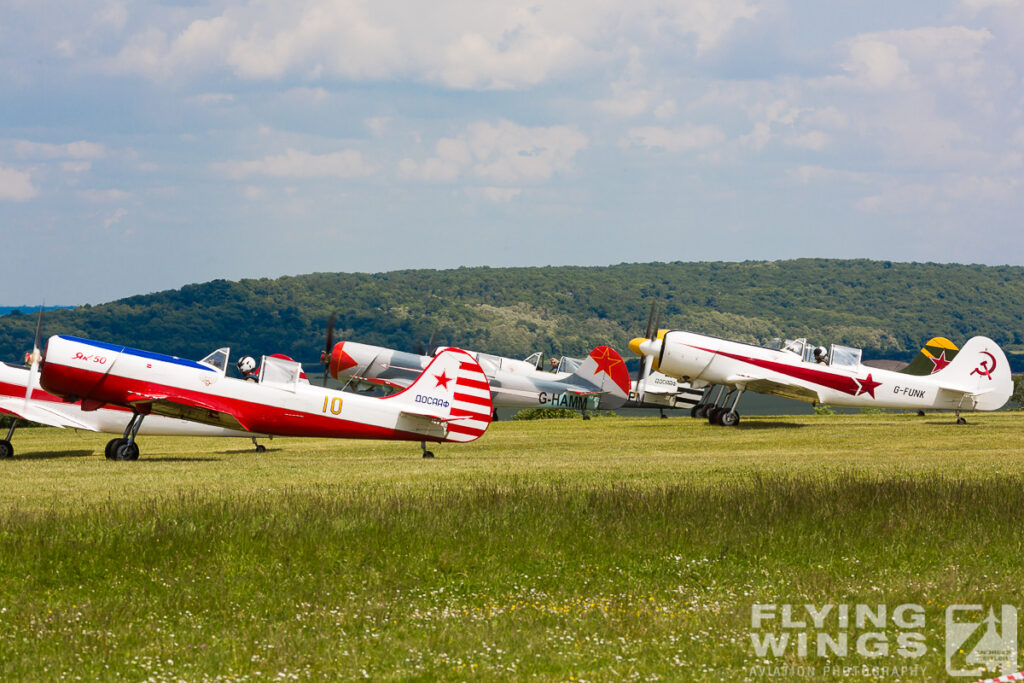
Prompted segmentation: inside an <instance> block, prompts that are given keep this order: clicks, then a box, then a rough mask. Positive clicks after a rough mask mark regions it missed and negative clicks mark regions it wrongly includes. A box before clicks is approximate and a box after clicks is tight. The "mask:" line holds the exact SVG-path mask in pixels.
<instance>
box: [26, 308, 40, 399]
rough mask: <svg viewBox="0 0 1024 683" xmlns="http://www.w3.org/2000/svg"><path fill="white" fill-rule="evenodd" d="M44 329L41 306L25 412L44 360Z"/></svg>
mask: <svg viewBox="0 0 1024 683" xmlns="http://www.w3.org/2000/svg"><path fill="white" fill-rule="evenodd" d="M42 329H43V306H42V305H40V306H39V317H37V318H36V338H35V341H34V342H33V343H32V354H31V355H30V356H29V359H28V360H29V373H28V383H27V384H26V385H25V410H26V411H27V410H28V406H29V401H30V400H31V398H32V389H33V388H34V386H33V385H34V384H35V377H36V371H38V370H39V361H40V360H41V359H42V355H43V354H42V352H41V351H40V350H39V342H40V341H41V339H40V333H41V332H42Z"/></svg>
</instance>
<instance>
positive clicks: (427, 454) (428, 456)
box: [423, 451, 434, 458]
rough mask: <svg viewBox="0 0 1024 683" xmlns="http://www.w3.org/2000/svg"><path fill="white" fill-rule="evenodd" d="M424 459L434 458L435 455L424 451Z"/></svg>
mask: <svg viewBox="0 0 1024 683" xmlns="http://www.w3.org/2000/svg"><path fill="white" fill-rule="evenodd" d="M423 457H424V458H433V457H434V454H433V453H431V452H430V451H423Z"/></svg>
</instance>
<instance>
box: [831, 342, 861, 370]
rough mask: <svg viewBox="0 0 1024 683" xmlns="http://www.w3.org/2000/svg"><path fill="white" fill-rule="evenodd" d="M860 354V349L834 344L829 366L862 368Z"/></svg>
mask: <svg viewBox="0 0 1024 683" xmlns="http://www.w3.org/2000/svg"><path fill="white" fill-rule="evenodd" d="M860 354H861V350H860V349H855V348H853V347H850V346H840V345H839V344H833V345H832V352H831V353H830V354H829V365H832V366H834V367H840V368H857V367H859V366H860Z"/></svg>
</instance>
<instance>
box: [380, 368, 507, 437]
mask: <svg viewBox="0 0 1024 683" xmlns="http://www.w3.org/2000/svg"><path fill="white" fill-rule="evenodd" d="M381 400H383V401H395V402H398V403H403V404H405V406H403V412H405V413H407V414H408V415H411V416H417V417H425V418H429V419H431V420H433V421H435V422H439V423H443V424H444V425H445V432H446V435H445V439H444V440H445V441H463V442H464V441H473V440H475V439H478V438H479V437H480V436H482V435H483V433H484V432H485V431H487V427H488V426H489V425H490V423H491V415H492V413H493V412H494V407H493V405H492V404H491V386H490V383H489V382H488V380H487V375H485V374H484V371H483V369H482V368H481V367H480V364H479V363H477V362H476V359H475V358H473V356H471V355H470V354H468V353H467V352H465V351H463V350H462V349H456V348H446V349H444V350H442V351H440V352H439V353H438V354H437V355H436V356H434V358H433V359H432V360H431V361H430V364H429V365H427V367H426V369H425V370H424V371H423V372H422V373H420V375H419V377H417V378H416V380H415V381H414V382H413V383H412V384H410V385H409V387H408V388H407V389H405V390H403V391H401V392H399V393H397V394H392V395H391V396H386V397H384V398H382V399H381Z"/></svg>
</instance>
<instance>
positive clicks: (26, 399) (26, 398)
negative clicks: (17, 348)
mask: <svg viewBox="0 0 1024 683" xmlns="http://www.w3.org/2000/svg"><path fill="white" fill-rule="evenodd" d="M0 413H6V414H8V415H11V416H12V417H14V418H15V423H14V424H12V425H11V427H10V429H9V430H8V431H7V436H6V437H5V438H3V439H0V458H10V457H12V456H13V455H14V446H13V445H12V444H11V438H12V437H13V436H14V430H15V428H16V427H17V420H24V421H26V422H38V423H39V424H44V425H48V426H50V427H59V428H62V429H65V428H67V429H84V430H88V431H91V432H106V433H109V434H120V433H122V432H123V431H124V428H125V425H126V424H128V421H129V420H130V419H131V417H132V411H131V410H130V409H128V408H123V407H121V406H106V407H103V408H99V409H97V410H88V411H86V410H82V406H81V404H80V403H78V402H75V403H69V402H67V401H64V400H63V399H61V398H60V397H59V396H54V395H53V394H51V393H48V392H46V391H43V390H42V389H41V388H39V368H38V365H37V364H36V365H34V366H33V367H23V366H20V365H14V364H12V363H0ZM139 434H142V435H153V436H156V435H176V436H235V437H242V438H246V439H248V438H252V439H253V440H254V441H255V439H256V437H257V436H264V435H262V434H260V435H253V434H249V433H247V432H244V431H240V430H237V429H227V428H225V427H218V426H214V425H208V424H201V423H198V422H188V421H186V420H179V419H176V418H172V417H164V416H163V415H150V416H149V418H147V419H146V423H145V424H144V425H143V426H142V427H141V428H140V429H139ZM256 448H257V450H264V447H263V446H262V444H257V446H256Z"/></svg>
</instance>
